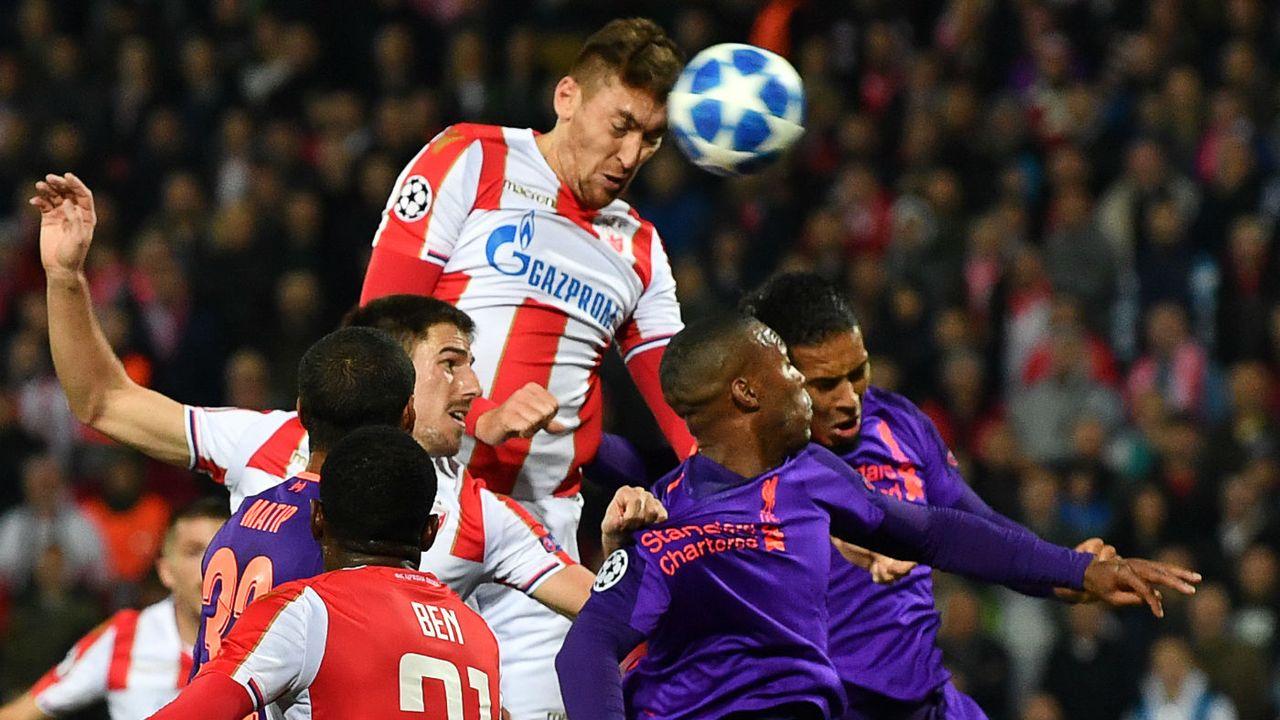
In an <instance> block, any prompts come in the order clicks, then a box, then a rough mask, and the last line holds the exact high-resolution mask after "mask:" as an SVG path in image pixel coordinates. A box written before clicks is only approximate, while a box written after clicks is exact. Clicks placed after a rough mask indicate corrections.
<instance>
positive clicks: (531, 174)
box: [366, 124, 682, 500]
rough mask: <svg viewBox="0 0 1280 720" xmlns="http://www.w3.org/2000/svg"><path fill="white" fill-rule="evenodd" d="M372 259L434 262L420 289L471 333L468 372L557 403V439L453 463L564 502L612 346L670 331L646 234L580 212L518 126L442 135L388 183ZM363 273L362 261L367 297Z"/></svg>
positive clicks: (593, 427)
mask: <svg viewBox="0 0 1280 720" xmlns="http://www.w3.org/2000/svg"><path fill="white" fill-rule="evenodd" d="M374 246H375V250H374V252H375V255H378V254H379V253H384V254H385V253H387V252H391V253H393V254H395V255H397V256H404V257H405V261H406V262H415V263H416V262H419V261H426V262H430V263H435V264H436V265H439V266H440V267H441V268H442V270H441V275H440V277H439V281H438V282H437V283H436V286H435V287H434V288H433V289H432V288H427V289H424V290H423V291H422V292H429V294H431V295H434V296H435V297H438V298H441V299H443V300H447V301H449V302H451V303H454V304H456V305H457V306H458V307H459V308H460V309H462V310H464V311H465V312H466V313H467V314H468V315H470V316H471V318H472V319H473V320H475V323H476V328H477V329H476V339H475V342H474V344H473V345H472V352H473V353H474V355H475V358H476V362H475V370H476V374H477V375H479V377H480V382H481V384H482V386H483V388H484V392H485V397H486V398H488V399H490V400H492V401H494V402H502V401H504V400H506V399H507V397H509V396H510V395H511V393H513V392H515V391H516V390H518V389H519V388H521V387H523V386H524V385H525V384H526V383H529V382H535V383H537V384H539V385H542V386H544V387H546V388H547V389H548V390H550V391H551V393H552V394H553V395H555V397H556V398H557V399H558V400H559V401H560V413H559V416H558V419H559V420H560V421H561V422H563V423H565V424H566V425H567V426H568V427H569V428H570V431H569V432H566V433H563V434H556V435H552V434H549V433H539V434H537V435H536V436H534V438H533V439H532V441H530V440H526V439H515V440H510V441H508V442H506V443H503V444H502V445H501V446H500V447H497V448H493V447H489V446H486V445H483V444H477V443H476V442H475V440H474V439H473V438H471V437H468V438H466V439H465V440H464V441H463V449H462V452H461V453H460V455H459V457H460V458H462V459H464V460H465V461H466V462H467V463H468V464H469V467H470V469H471V471H472V472H473V473H475V475H476V476H477V477H481V478H483V479H484V480H485V482H486V483H487V484H488V485H489V487H490V488H492V489H493V490H494V491H495V492H498V493H502V494H507V495H513V496H514V497H517V498H521V499H529V500H533V499H538V498H541V497H546V496H548V495H552V494H562V495H568V494H573V493H575V492H577V489H578V485H579V483H580V477H581V474H580V472H579V468H580V467H581V466H582V465H583V464H584V463H585V462H587V461H589V460H590V459H591V458H592V457H594V455H595V452H596V448H597V447H598V446H599V443H600V432H601V396H600V383H599V377H598V371H599V367H600V363H601V359H602V358H603V356H604V353H605V351H606V350H607V349H608V348H609V345H610V344H611V343H614V342H617V344H618V348H619V350H620V351H621V352H622V354H623V357H624V359H630V358H632V357H634V356H636V355H638V354H639V353H642V352H644V351H645V350H650V349H657V348H660V347H662V346H664V345H665V344H666V343H667V341H668V340H669V339H670V337H671V336H672V335H674V334H675V333H676V332H678V331H679V330H680V329H681V327H682V324H681V321H680V308H679V305H678V304H677V302H676V295H675V281H674V279H673V278H672V274H671V267H670V263H669V262H668V260H667V256H666V252H665V250H664V249H663V246H662V242H661V240H660V239H659V237H658V234H657V232H656V231H655V230H654V227H653V225H652V224H650V223H649V222H647V221H645V220H643V219H641V217H640V215H639V214H638V213H637V212H636V211H635V210H633V209H632V208H631V207H630V206H629V205H628V204H627V203H625V202H623V201H621V200H615V201H614V202H613V203H611V204H609V205H608V206H606V207H604V208H602V209H600V210H587V209H584V208H582V207H581V206H580V205H579V204H578V202H577V200H576V199H575V198H574V196H573V194H572V193H571V192H569V190H568V189H567V188H566V187H564V186H563V185H562V184H561V182H560V180H559V179H558V178H557V177H556V174H555V172H554V171H553V170H552V169H551V167H550V166H549V165H548V164H547V162H546V160H545V158H544V157H543V155H542V153H541V152H540V151H539V150H538V147H537V145H536V143H535V141H534V133H533V131H532V130H528V129H516V128H502V127H495V126H489V125H470V124H464V125H454V126H452V127H450V128H448V129H446V130H445V131H444V132H442V133H441V134H440V135H438V136H437V137H436V138H435V139H434V140H432V141H431V142H430V143H429V144H428V145H427V146H426V147H424V148H423V149H422V150H421V151H420V152H419V153H418V154H417V156H416V157H414V158H413V160H412V161H411V162H410V163H409V165H408V167H406V168H405V169H404V171H403V172H402V173H401V175H400V178H399V180H398V181H397V183H396V187H395V190H394V191H393V192H392V195H391V198H390V200H389V201H388V203H387V207H386V210H385V211H384V212H383V216H382V222H381V224H380V225H379V227H378V231H377V235H376V236H375V238H374ZM375 272H376V270H375V269H374V268H373V266H372V265H371V269H370V271H369V277H367V278H366V287H368V283H369V282H370V278H372V277H373V275H374V273H375Z"/></svg>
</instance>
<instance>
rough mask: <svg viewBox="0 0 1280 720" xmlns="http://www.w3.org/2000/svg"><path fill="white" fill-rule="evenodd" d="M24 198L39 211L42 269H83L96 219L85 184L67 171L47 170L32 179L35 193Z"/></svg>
mask: <svg viewBox="0 0 1280 720" xmlns="http://www.w3.org/2000/svg"><path fill="white" fill-rule="evenodd" d="M27 202H28V203H30V204H31V205H33V206H34V207H36V208H37V209H38V210H39V211H40V262H41V263H42V264H43V265H44V269H45V272H51V271H61V272H73V273H78V272H80V271H81V270H82V269H84V259H85V256H86V255H88V254H89V244H90V243H91V242H92V241H93V228H94V226H95V225H97V223H98V215H97V213H96V212H95V211H94V208H93V193H92V192H90V191H89V187H88V186H87V185H85V184H84V182H83V181H82V180H80V178H78V177H76V176H75V175H72V174H71V173H67V174H65V175H53V174H49V175H45V176H44V180H41V181H39V182H37V183H36V194H35V197H33V198H31V199H30V200H28V201H27Z"/></svg>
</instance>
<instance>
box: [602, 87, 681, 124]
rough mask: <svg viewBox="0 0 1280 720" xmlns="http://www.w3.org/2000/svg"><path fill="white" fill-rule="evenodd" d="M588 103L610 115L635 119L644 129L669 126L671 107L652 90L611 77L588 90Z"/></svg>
mask: <svg viewBox="0 0 1280 720" xmlns="http://www.w3.org/2000/svg"><path fill="white" fill-rule="evenodd" d="M587 102H588V103H590V104H592V105H594V106H595V107H596V108H597V109H599V110H600V111H602V112H604V113H605V114H607V115H609V116H610V118H616V119H621V120H625V121H628V122H634V123H635V124H637V125H639V126H640V127H641V128H643V129H644V130H656V129H660V128H663V127H666V124H667V106H666V103H663V102H660V101H659V100H658V99H657V98H655V97H654V96H653V94H652V93H650V92H648V91H646V90H641V89H639V88H633V87H630V86H627V85H624V84H622V82H621V81H619V80H617V79H616V78H609V79H607V80H604V81H601V82H599V83H598V84H596V85H595V87H594V89H592V90H589V91H588V96H587Z"/></svg>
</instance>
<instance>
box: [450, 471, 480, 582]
mask: <svg viewBox="0 0 1280 720" xmlns="http://www.w3.org/2000/svg"><path fill="white" fill-rule="evenodd" d="M481 487H482V485H481V484H480V483H479V482H476V480H475V478H473V477H471V474H470V473H468V472H467V471H466V470H463V471H462V491H461V492H460V493H459V494H458V505H459V508H458V521H457V522H458V533H457V534H456V535H454V537H453V547H452V548H451V549H450V551H449V554H451V555H453V556H454V557H457V558H462V559H463V560H470V561H471V562H477V563H483V562H484V545H485V542H484V540H485V536H484V504H483V503H482V502H481V501H480V488H481Z"/></svg>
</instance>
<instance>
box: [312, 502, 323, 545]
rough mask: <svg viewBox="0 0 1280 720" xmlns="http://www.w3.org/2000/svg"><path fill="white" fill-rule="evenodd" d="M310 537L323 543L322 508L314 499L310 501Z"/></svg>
mask: <svg viewBox="0 0 1280 720" xmlns="http://www.w3.org/2000/svg"><path fill="white" fill-rule="evenodd" d="M311 537H313V538H315V539H316V542H319V543H323V542H324V506H323V505H321V504H320V501H319V500H316V499H312V500H311Z"/></svg>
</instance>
